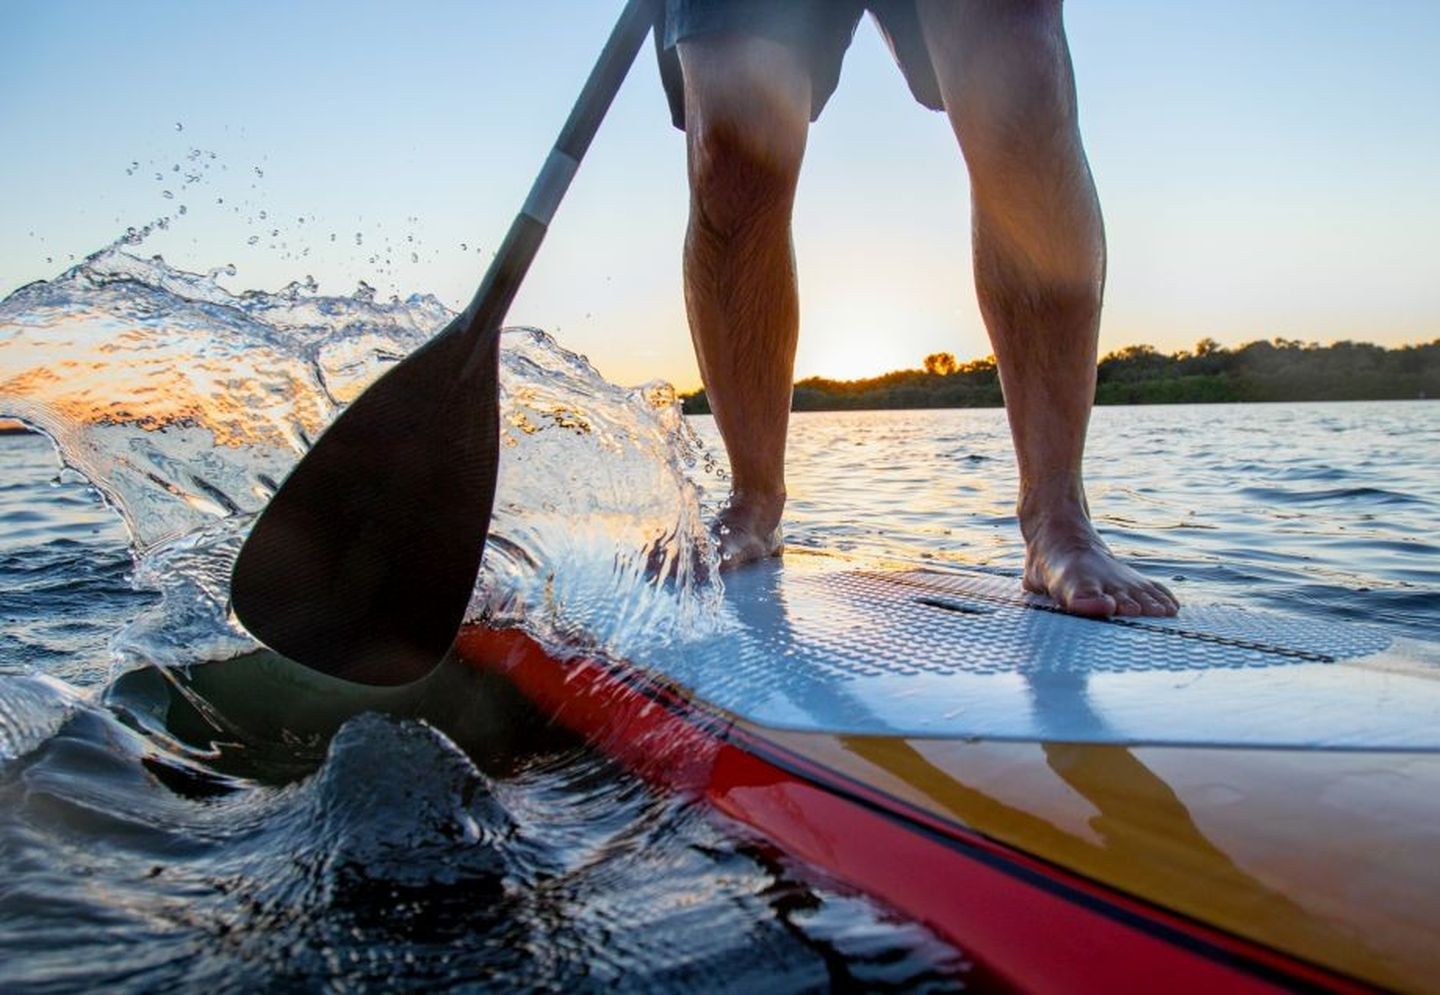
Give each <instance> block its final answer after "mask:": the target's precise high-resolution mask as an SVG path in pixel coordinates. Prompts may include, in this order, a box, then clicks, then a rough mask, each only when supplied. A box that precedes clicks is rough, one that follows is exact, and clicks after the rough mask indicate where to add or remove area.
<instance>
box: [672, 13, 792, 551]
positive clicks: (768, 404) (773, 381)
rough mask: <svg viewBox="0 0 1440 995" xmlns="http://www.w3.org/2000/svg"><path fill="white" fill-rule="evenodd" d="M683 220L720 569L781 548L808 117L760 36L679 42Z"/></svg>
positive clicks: (788, 54) (783, 58) (784, 63)
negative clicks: (708, 428) (796, 223)
mask: <svg viewBox="0 0 1440 995" xmlns="http://www.w3.org/2000/svg"><path fill="white" fill-rule="evenodd" d="M679 54H680V65H681V69H682V72H683V74H684V80H685V122H686V129H685V132H686V146H687V150H688V155H689V174H690V225H689V228H688V230H687V231H686V235H685V306H686V311H687V312H688V315H689V318H690V336H691V339H692V340H693V341H694V344H695V355H696V358H697V360H698V361H699V365H700V375H701V377H702V378H703V379H704V381H705V394H706V396H707V397H708V398H709V400H710V410H711V411H712V412H713V413H714V415H715V422H716V424H717V425H718V426H719V429H720V434H721V436H722V437H723V438H724V440H725V449H726V452H727V453H728V454H729V456H730V469H731V473H732V477H733V479H732V484H731V494H730V501H729V503H728V505H727V506H726V508H725V510H724V511H723V512H722V513H721V516H720V520H719V521H718V522H717V523H716V534H717V538H718V539H719V543H720V551H721V555H722V558H723V559H722V566H723V567H733V566H736V565H738V564H740V563H744V562H746V561H749V560H754V559H758V558H760V557H764V556H772V555H774V554H776V553H778V552H779V551H780V516H781V513H782V512H783V511H784V508H785V434H786V429H787V426H788V423H789V417H790V397H791V390H792V383H791V381H792V378H793V373H794V367H795V343H796V338H797V336H798V332H799V323H800V306H799V300H798V292H797V290H796V283H795V257H794V249H793V246H792V244H791V240H790V213H791V208H792V206H793V204H794V200H795V184H796V180H797V179H798V177H799V175H800V161H801V158H802V156H803V155H804V151H805V138H806V133H807V131H808V129H809V124H810V76H809V73H808V72H807V71H806V68H805V66H804V64H803V63H802V62H801V61H800V59H799V58H798V56H796V55H795V53H794V52H792V51H791V50H790V49H788V48H786V47H785V46H783V45H781V44H778V43H776V42H773V41H770V40H768V39H763V38H758V37H750V36H745V35H715V36H707V37H704V38H700V39H696V40H691V41H682V42H681V43H680V45H679Z"/></svg>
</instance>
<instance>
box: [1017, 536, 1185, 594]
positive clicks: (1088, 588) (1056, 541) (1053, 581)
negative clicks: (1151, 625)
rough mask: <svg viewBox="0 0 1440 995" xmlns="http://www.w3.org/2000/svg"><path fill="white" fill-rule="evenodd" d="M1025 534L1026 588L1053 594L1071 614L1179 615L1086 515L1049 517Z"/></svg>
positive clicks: (1161, 588)
mask: <svg viewBox="0 0 1440 995" xmlns="http://www.w3.org/2000/svg"><path fill="white" fill-rule="evenodd" d="M1021 530H1022V531H1023V532H1024V533H1025V582H1024V583H1025V590H1027V591H1032V592H1034V593H1035V594H1047V595H1049V596H1050V598H1051V599H1052V600H1054V602H1055V603H1056V604H1057V605H1059V606H1060V607H1061V608H1063V609H1064V610H1065V611H1067V612H1070V613H1071V614H1074V615H1087V616H1090V617H1092V618H1108V617H1109V616H1111V615H1153V616H1163V615H1174V614H1175V613H1176V611H1178V610H1179V608H1180V603H1179V602H1178V601H1176V600H1175V595H1173V594H1171V593H1170V591H1169V590H1168V589H1167V588H1166V587H1165V586H1164V585H1163V584H1157V583H1156V582H1155V581H1152V580H1146V579H1145V578H1144V577H1142V576H1141V575H1140V574H1139V573H1138V572H1137V571H1136V570H1135V569H1134V568H1132V567H1130V566H1127V565H1126V564H1124V563H1121V562H1120V561H1119V560H1118V559H1116V558H1115V554H1114V553H1112V552H1110V548H1109V547H1108V546H1106V545H1105V542H1104V540H1102V539H1101V538H1100V536H1099V535H1098V534H1097V533H1096V532H1095V528H1094V526H1092V525H1091V524H1090V520H1089V518H1088V517H1086V516H1085V515H1084V514H1083V513H1081V514H1079V515H1066V516H1059V517H1055V518H1049V519H1047V520H1046V521H1045V522H1044V523H1043V524H1041V525H1038V526H1035V527H1033V528H1026V527H1025V526H1024V525H1023V524H1022V526H1021Z"/></svg>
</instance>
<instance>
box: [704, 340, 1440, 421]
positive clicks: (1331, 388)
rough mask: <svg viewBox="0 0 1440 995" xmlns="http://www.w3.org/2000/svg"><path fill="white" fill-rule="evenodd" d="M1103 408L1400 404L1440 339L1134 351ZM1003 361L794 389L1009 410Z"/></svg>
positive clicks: (1425, 387)
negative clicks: (1393, 344)
mask: <svg viewBox="0 0 1440 995" xmlns="http://www.w3.org/2000/svg"><path fill="white" fill-rule="evenodd" d="M1098 374H1099V382H1098V384H1097V386H1096V390H1095V403H1096V404H1211V403H1225V402H1231V401H1392V400H1411V399H1416V398H1432V397H1433V398H1440V339H1436V340H1435V341H1434V342H1430V343H1428V344H1425V345H1410V346H1400V347H1398V348H1394V349H1386V348H1384V347H1383V346H1378V345H1371V344H1370V343H1368V342H1336V343H1335V344H1334V345H1328V346H1322V345H1319V344H1317V343H1314V342H1300V341H1297V340H1294V339H1280V338H1277V339H1272V340H1270V341H1268V342H1263V341H1262V342H1251V343H1249V344H1247V345H1243V346H1240V347H1238V348H1235V349H1227V348H1225V347H1224V346H1222V345H1220V343H1218V342H1216V341H1215V340H1214V339H1201V340H1200V341H1199V342H1198V343H1196V345H1195V349H1194V350H1193V351H1185V350H1182V351H1180V352H1177V353H1174V354H1172V355H1169V356H1167V355H1164V354H1163V353H1160V352H1158V351H1156V349H1155V348H1154V347H1153V346H1148V345H1132V346H1126V347H1125V348H1123V349H1119V350H1117V351H1115V352H1112V353H1110V354H1108V355H1107V356H1105V357H1104V358H1103V359H1101V360H1100V365H1099V371H1098ZM681 401H682V403H683V404H684V410H685V413H686V414H708V413H709V412H710V402H709V400H708V399H707V398H706V397H705V392H704V391H703V390H697V391H695V392H694V393H690V394H685V395H682V397H681ZM1003 403H1004V402H1003V400H1002V398H1001V395H1000V382H999V379H998V378H997V376H996V373H995V357H993V356H987V357H985V358H984V359H976V360H972V361H970V362H968V363H960V362H957V361H956V359H955V357H954V356H953V355H952V354H950V353H948V352H937V353H932V354H931V355H929V356H926V357H925V361H924V365H923V368H922V369H918V370H896V371H895V372H893V373H886V374H883V375H881V376H878V377H870V378H868V379H864V380H827V379H825V378H824V377H810V378H808V379H806V380H800V381H798V382H797V383H796V384H795V396H794V401H793V402H792V404H791V408H792V410H794V411H846V410H877V409H889V408H994V407H1000V406H1002V404H1003Z"/></svg>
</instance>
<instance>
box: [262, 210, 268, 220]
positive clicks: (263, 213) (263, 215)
mask: <svg viewBox="0 0 1440 995" xmlns="http://www.w3.org/2000/svg"><path fill="white" fill-rule="evenodd" d="M268 217H270V215H269V214H267V213H266V212H264V211H261V212H260V220H261V221H264V220H265V219H266V218H268Z"/></svg>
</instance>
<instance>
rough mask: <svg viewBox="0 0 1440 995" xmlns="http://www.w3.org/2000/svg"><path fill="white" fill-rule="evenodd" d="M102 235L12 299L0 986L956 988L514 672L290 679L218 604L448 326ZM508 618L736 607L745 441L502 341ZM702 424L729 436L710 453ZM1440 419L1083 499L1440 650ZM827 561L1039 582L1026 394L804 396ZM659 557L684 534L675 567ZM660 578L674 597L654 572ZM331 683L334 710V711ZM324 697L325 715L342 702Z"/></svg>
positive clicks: (1386, 415)
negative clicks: (962, 400) (402, 692)
mask: <svg viewBox="0 0 1440 995" xmlns="http://www.w3.org/2000/svg"><path fill="white" fill-rule="evenodd" d="M446 318H447V315H446V313H445V311H444V309H443V308H442V307H440V305H439V304H438V303H437V302H435V301H434V300H433V299H431V298H420V297H416V298H411V299H409V300H408V301H392V302H390V303H389V304H381V303H377V302H375V301H374V300H373V299H372V298H370V297H368V296H366V295H365V294H357V295H353V296H350V297H323V296H320V295H318V294H317V293H316V292H315V291H314V289H313V288H305V287H291V288H286V290H285V291H282V292H280V293H278V294H262V293H259V292H252V293H251V294H247V295H231V294H229V293H227V292H225V291H222V290H220V288H219V287H217V286H216V285H215V284H214V282H213V281H212V280H211V279H210V278H209V277H205V276H196V275H194V274H184V273H179V272H177V271H175V270H173V269H170V268H169V267H166V266H165V265H164V264H163V262H160V261H158V260H149V261H141V260H138V259H135V258H133V257H129V256H124V255H123V254H119V253H116V252H114V251H109V252H106V253H102V254H99V255H98V256H97V257H94V258H92V259H91V260H89V261H87V262H86V263H85V264H82V265H81V266H79V267H77V268H76V269H75V270H73V271H71V272H70V273H68V274H66V275H64V276H62V277H61V278H58V279H57V280H55V281H51V282H50V283H48V284H41V285H36V286H32V287H30V288H25V289H24V290H22V291H21V292H19V293H17V294H16V295H14V296H12V298H10V299H8V300H7V301H5V302H4V303H3V304H0V415H3V414H14V415H19V416H21V417H24V418H25V419H26V420H27V421H29V422H30V423H32V424H35V425H38V426H40V427H43V428H44V429H45V431H46V432H48V433H49V434H50V436H52V437H53V438H54V439H55V440H56V441H57V442H58V444H59V445H60V447H61V450H62V451H63V454H64V460H65V462H66V463H67V464H68V468H64V469H62V467H61V465H60V463H59V462H58V461H57V457H56V448H55V446H54V445H52V443H51V441H50V440H49V439H47V438H45V437H43V436H41V435H11V436H0V526H3V527H0V988H3V989H4V990H7V991H9V990H34V991H63V990H77V989H93V988H99V987H105V988H107V989H114V990H122V991H123V990H129V991H156V990H174V989H184V990H191V989H197V988H202V987H203V988H209V989H213V990H215V991H250V990H256V989H259V990H266V989H270V990H279V989H284V990H289V989H293V988H301V989H313V990H329V989H344V990H357V989H358V990H364V989H375V990H380V989H387V990H388V989H391V988H394V987H408V988H413V989H423V990H433V989H440V988H450V987H456V988H475V989H488V988H494V989H504V990H511V989H515V988H520V989H525V988H552V989H564V990H587V989H598V988H603V989H607V990H612V989H615V988H621V989H652V990H667V991H669V990H714V989H717V988H723V989H730V990H757V989H781V990H823V989H826V988H832V987H861V988H867V989H886V988H895V989H905V990H916V989H919V990H926V989H929V990H949V989H955V988H958V987H961V986H962V985H963V984H964V983H965V982H966V981H967V980H973V979H971V978H970V976H969V975H967V970H966V962H965V959H964V954H963V952H962V951H959V950H955V949H953V948H951V947H949V946H947V945H945V944H942V943H940V942H939V941H937V940H936V939H935V938H934V937H933V936H931V935H930V934H929V933H928V932H927V931H926V930H924V929H923V928H921V927H920V926H918V925H916V924H913V923H909V922H906V921H904V920H902V919H899V918H897V917H895V916H894V915H892V914H891V913H889V912H887V911H886V910H884V909H882V908H880V907H878V906H876V905H875V904H873V903H871V902H870V901H868V900H866V899H864V898H861V897H858V896H855V895H853V894H850V893H848V892H846V891H845V890H844V889H843V888H840V887H838V886H835V885H833V884H830V883H826V882H824V881H821V880H818V879H816V878H814V877H813V876H812V875H810V874H809V873H807V872H805V871H804V870H803V869H801V868H797V867H794V866H792V865H790V864H788V863H787V862H786V861H785V860H784V858H783V857H781V856H780V855H777V854H775V853H773V852H772V851H771V850H769V849H768V848H766V847H765V846H764V845H763V844H761V843H760V842H758V841H755V840H753V839H751V838H749V837H747V836H746V835H745V834H744V833H743V832H741V831H739V830H738V829H737V828H736V827H734V826H732V825H730V824H727V823H725V822H723V821H721V820H720V819H719V818H718V817H716V816H715V815H713V814H712V813H710V812H707V811H705V810H704V809H701V808H697V807H695V806H692V805H689V804H686V803H685V802H683V801H682V800H679V799H677V798H674V797H672V796H669V795H665V794H662V793H657V792H656V791H654V790H652V789H650V788H649V787H647V786H645V785H644V784H643V783H642V782H640V781H638V780H636V779H634V778H633V777H631V776H630V775H628V774H627V773H626V772H624V771H623V770H621V769H619V768H618V767H617V766H616V765H615V764H613V763H612V762H610V761H609V760H607V759H606V758H605V757H603V756H602V755H599V754H597V753H596V752H594V751H592V750H590V749H588V748H587V747H585V746H584V745H583V744H580V743H577V742H575V741H573V740H571V739H569V738H567V737H566V736H564V735H563V734H561V733H559V732H558V731H556V730H554V729H551V728H549V727H548V726H547V725H546V723H545V722H544V721H543V720H542V719H541V718H540V717H539V716H538V715H536V714H535V713H534V712H533V711H531V710H530V709H529V707H528V706H527V705H526V704H525V703H524V702H523V701H521V700H519V699H518V698H517V696H516V695H515V694H514V693H513V692H511V691H510V690H508V689H507V688H506V687H505V686H503V685H501V684H499V683H498V682H497V680H496V679H494V678H482V677H479V676H477V675H475V674H474V673H471V672H469V671H468V670H465V669H463V668H461V669H457V670H454V671H447V672H445V673H444V674H442V675H441V676H440V677H439V678H438V679H437V681H436V683H435V684H434V685H433V686H432V687H431V688H430V689H429V690H428V691H427V692H426V693H425V695H423V696H422V697H420V698H418V699H415V700H406V701H404V702H401V703H399V704H398V705H396V706H395V707H392V708H390V709H389V712H390V714H384V715H382V714H374V713H370V714H361V715H352V714H351V712H353V711H354V709H348V710H347V707H346V706H345V704H344V703H343V702H342V703H337V704H335V705H334V707H333V708H329V707H328V706H327V707H320V706H315V707H314V708H309V706H308V705H307V706H305V707H304V708H302V707H301V706H300V705H298V704H297V703H296V702H294V701H291V700H287V699H286V697H285V696H284V695H283V694H267V693H265V692H264V691H263V690H260V691H257V683H256V682H257V681H259V679H260V678H259V677H257V676H256V674H257V672H256V671H255V670H254V669H253V667H251V666H250V664H249V663H247V661H248V660H251V656H250V654H251V651H252V650H253V649H254V645H253V643H252V642H251V641H250V640H249V639H248V636H247V635H246V634H245V633H244V631H243V630H242V629H240V628H239V627H238V625H236V623H235V622H234V621H233V620H231V619H229V618H228V617H227V616H226V614H225V611H224V603H225V583H226V578H227V577H228V566H229V562H230V559H231V558H232V557H233V555H234V551H235V548H236V547H237V545H238V542H239V540H240V538H241V537H243V535H244V530H245V528H246V527H247V526H248V523H249V521H250V516H251V515H252V514H253V512H254V511H255V510H256V509H258V508H259V507H261V506H262V505H263V503H264V500H265V499H266V498H267V497H268V494H269V493H270V491H271V490H273V487H274V481H275V479H277V478H278V477H279V476H282V475H283V473H284V472H285V471H286V469H288V467H289V466H290V465H291V464H292V463H293V461H294V460H295V459H296V458H298V456H299V455H300V454H301V453H302V452H303V451H304V450H305V448H306V447H307V446H308V445H309V440H310V439H311V438H313V436H314V434H315V433H316V432H318V431H319V430H320V429H321V428H322V427H323V425H324V424H325V422H326V421H328V419H329V418H330V417H332V416H333V413H334V412H335V411H336V410H338V408H339V407H340V406H343V404H344V403H346V402H347V401H348V400H349V399H350V398H352V397H353V396H355V394H356V393H357V392H358V391H359V390H360V389H361V388H362V387H363V385H364V384H365V383H367V382H368V381H369V380H371V379H373V377H374V376H375V375H377V374H378V373H379V372H380V371H382V370H383V369H384V367H385V366H387V365H388V364H389V363H391V362H393V361H394V360H395V358H396V357H398V356H400V355H403V354H404V353H405V352H406V351H408V349H410V348H413V347H414V345H415V344H416V343H417V342H419V341H422V340H423V339H424V337H425V336H426V335H428V334H430V333H432V332H433V331H434V330H435V329H436V328H438V327H439V326H440V325H442V324H443V323H444V321H445V320H446ZM503 374H504V388H505V390H504V398H503V404H504V411H505V418H504V423H505V425H506V429H505V440H504V441H505V450H504V454H503V456H502V479H501V489H500V494H499V496H498V499H497V518H496V523H495V530H494V533H493V534H494V536H495V538H496V542H495V544H494V546H493V547H492V549H491V550H490V551H489V552H488V553H487V567H486V571H485V575H484V576H483V577H482V582H481V586H480V589H479V590H478V591H477V595H476V599H475V603H474V606H473V607H474V611H475V612H477V613H488V614H489V615H491V616H492V617H495V616H498V617H501V618H504V619H506V620H508V621H511V622H514V623H516V624H521V625H524V626H526V627H527V628H528V629H530V631H531V632H532V633H533V634H534V635H536V636H537V638H541V639H542V640H550V641H552V643H559V642H561V641H563V640H565V639H567V638H572V637H574V636H575V634H577V633H584V634H585V637H584V638H586V639H587V640H588V641H590V642H592V643H600V644H602V645H606V646H609V647H610V648H612V649H614V650H617V651H623V648H624V646H625V645H627V644H629V643H631V642H633V641H636V640H640V641H645V642H654V641H665V640H676V639H684V638H687V636H688V635H689V634H692V633H695V632H699V631H705V630H706V628H707V627H708V626H712V625H717V624H723V621H722V620H721V619H720V618H719V616H718V615H717V613H716V612H715V610H714V609H715V604H716V594H715V591H714V587H713V585H710V584H706V583H705V582H704V581H703V579H702V578H703V576H704V574H705V573H706V570H705V569H700V570H698V571H692V568H693V567H694V566H695V565H699V566H700V567H702V568H704V567H705V566H706V564H707V563H710V564H713V551H712V550H711V549H710V546H709V543H708V540H707V538H706V535H705V529H704V520H705V517H706V515H707V514H708V513H710V512H712V511H713V509H714V506H715V503H716V502H717V501H718V500H720V499H721V498H723V496H724V486H725V485H724V479H723V460H719V459H717V453H718V452H719V449H718V446H717V445H716V440H715V436H714V428H713V425H712V424H711V423H710V422H709V420H708V419H697V420H695V421H694V422H693V423H692V425H691V426H690V428H687V427H686V426H685V425H683V424H682V423H681V421H680V418H679V416H678V413H677V411H676V409H675V406H674V404H673V396H672V394H671V393H670V392H669V391H668V389H666V388H665V387H664V386H663V385H658V384H652V385H647V386H646V387H643V388H638V389H634V390H627V389H622V388H619V387H615V386H613V385H609V384H605V383H604V382H603V381H602V380H600V379H599V378H598V376H596V375H595V373H594V371H593V370H591V369H590V368H589V367H588V365H587V364H585V363H584V361H583V359H581V358H580V357H576V356H573V355H571V354H569V353H566V352H565V351H564V350H563V349H562V348H560V347H559V346H558V345H557V344H556V343H554V342H552V341H551V340H549V339H548V338H547V337H545V336H543V335H540V334H538V333H532V332H515V333H512V334H510V335H507V337H506V345H505V365H504V371H503ZM697 436H698V437H697ZM1437 452H1440V403H1435V402H1410V403H1376V404H1315V405H1285V406H1258V405H1257V406H1239V405H1237V406H1211V407H1166V408H1107V409H1100V410H1099V411H1097V412H1096V415H1095V419H1094V423H1093V430H1092V436H1091V459H1090V464H1089V486H1090V495H1091V500H1092V504H1093V506H1094V509H1095V511H1096V513H1097V515H1098V516H1099V519H1100V523H1101V526H1102V529H1103V530H1104V531H1105V533H1106V535H1107V538H1108V539H1109V540H1110V541H1111V543H1112V544H1113V545H1114V546H1115V547H1117V548H1118V549H1119V550H1120V551H1121V552H1123V553H1124V554H1125V555H1127V556H1129V557H1131V558H1132V559H1133V560H1135V561H1136V562H1137V563H1138V564H1139V565H1140V566H1141V568H1142V569H1143V570H1145V571H1147V572H1149V573H1151V574H1153V575H1155V576H1157V577H1160V578H1162V579H1164V580H1166V581H1167V583H1169V584H1170V585H1171V586H1172V588H1173V589H1175V590H1176V592H1177V593H1178V594H1179V595H1180V596H1181V598H1182V600H1190V601H1192V602H1194V601H1211V602H1213V601H1225V602H1232V603H1263V604H1265V605H1267V606H1269V607H1272V608H1281V609H1285V610H1289V611H1294V612H1300V613H1305V614H1313V615H1323V616H1326V617H1332V618H1333V617H1350V618H1365V619H1370V620H1373V621H1377V622H1379V623H1380V624H1382V625H1384V626H1386V627H1387V628H1389V629H1391V630H1392V631H1394V632H1397V633H1403V634H1405V635H1408V636H1412V637H1417V638H1422V639H1435V638H1437V636H1440V542H1437V540H1436V538H1435V537H1436V536H1437V534H1440V486H1437V485H1440V471H1437V465H1436V460H1435V454H1436V453H1437ZM790 458H791V467H792V471H791V479H790V489H791V494H792V498H791V508H790V517H789V523H788V525H787V539H788V541H789V542H790V543H791V544H792V545H794V546H804V547H813V548H818V549H826V550H837V551H840V552H844V553H848V554H850V555H854V556H857V557H863V558H866V559H878V560H892V561H905V562H917V561H919V562H937V561H938V562H942V563H951V564H956V565H966V566H971V567H979V568H982V569H986V570H992V571H998V572H1002V573H1009V574H1017V573H1018V571H1019V567H1020V562H1021V548H1020V545H1019V542H1018V537H1017V535H1016V529H1015V521H1014V517H1013V511H1012V507H1011V505H1012V502H1013V477H1014V469H1013V462H1012V460H1011V457H1010V452H1009V446H1008V435H1007V432H1006V430H1005V423H1004V414H1003V412H1000V411H943V412H878V413H844V414H801V415H797V416H795V418H794V421H793V424H792V438H791V452H790ZM657 558H658V559H657ZM657 562H660V563H661V564H667V563H668V565H669V566H668V567H667V568H666V569H663V570H661V571H659V573H660V574H662V575H663V576H665V577H666V578H667V580H666V581H665V582H664V583H660V582H657V581H656V579H655V577H656V571H655V570H654V569H653V568H654V566H655V564H656V563H657ZM312 704H313V703H312ZM306 708H309V710H308V711H307V710H306Z"/></svg>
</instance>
